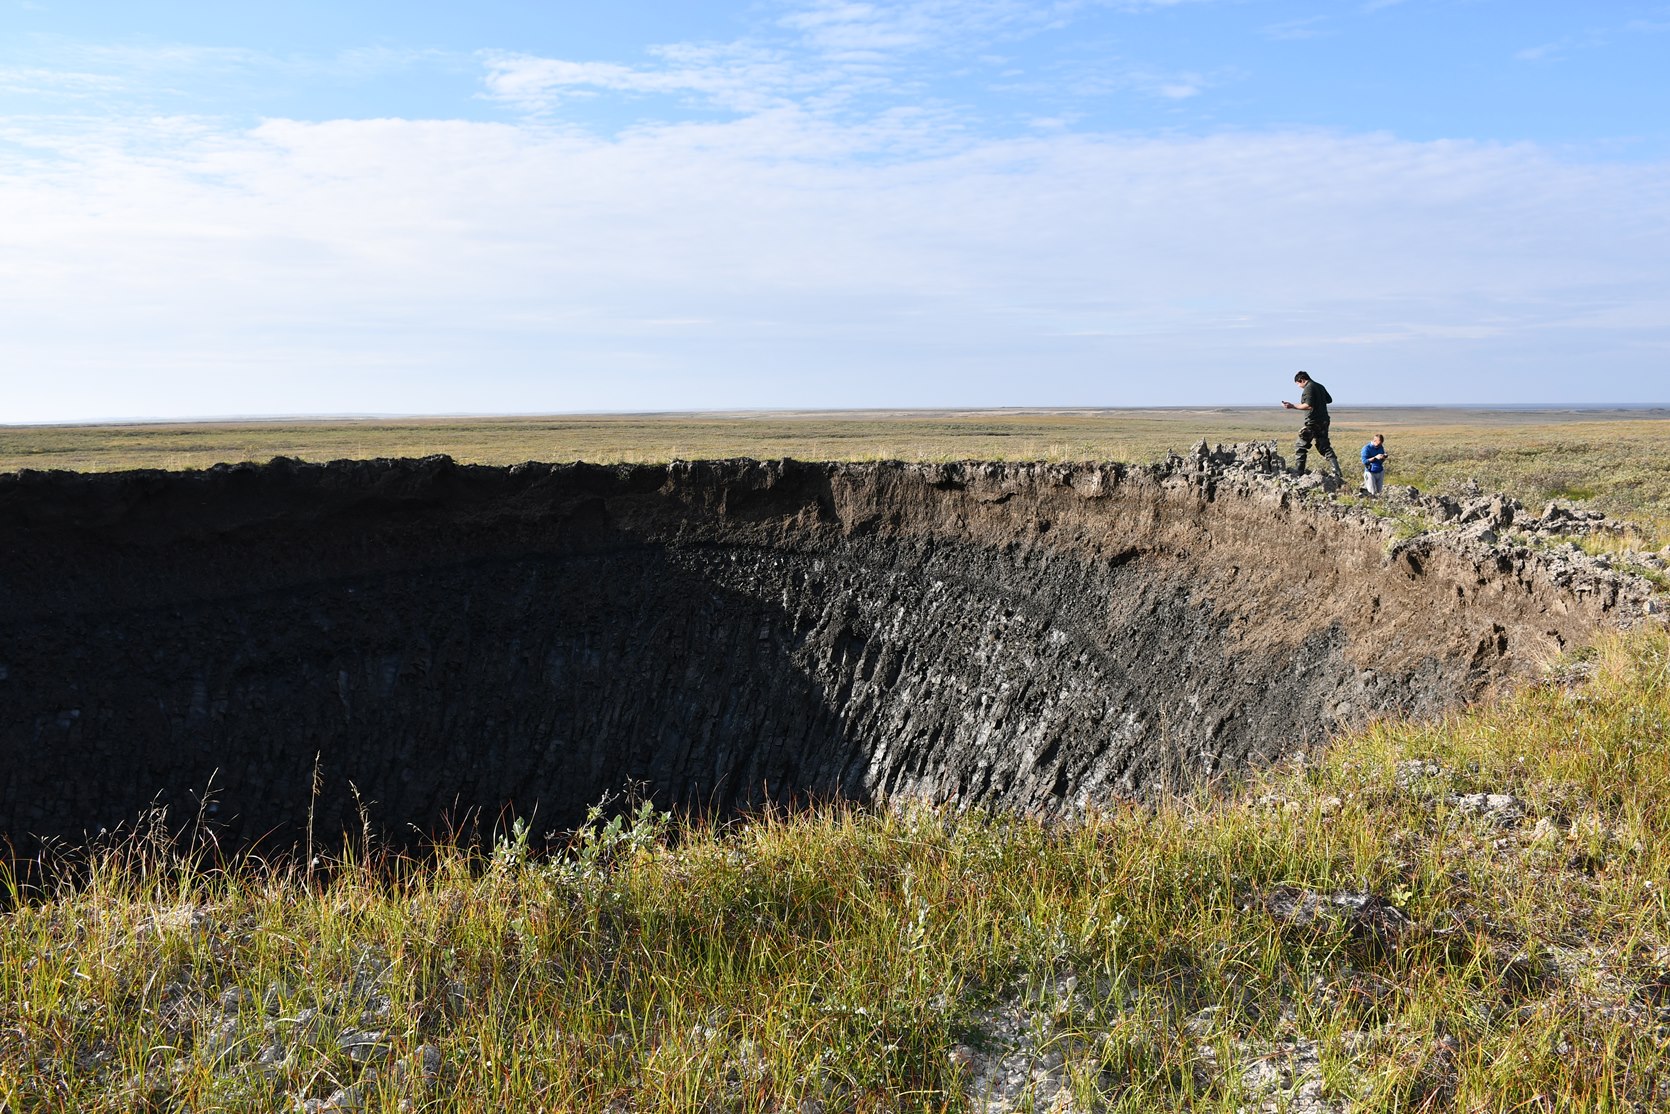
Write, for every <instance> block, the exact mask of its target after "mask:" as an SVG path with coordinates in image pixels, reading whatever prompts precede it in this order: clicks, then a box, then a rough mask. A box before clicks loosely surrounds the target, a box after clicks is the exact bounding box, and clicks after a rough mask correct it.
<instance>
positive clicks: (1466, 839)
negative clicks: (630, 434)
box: [0, 631, 1670, 1112]
mask: <svg viewBox="0 0 1670 1114" xmlns="http://www.w3.org/2000/svg"><path fill="white" fill-rule="evenodd" d="M1667 829H1670V639H1667V638H1666V636H1665V634H1664V633H1663V632H1662V631H1659V632H1646V633H1637V634H1634V635H1631V636H1628V637H1624V638H1620V639H1618V640H1616V641H1613V642H1610V643H1607V644H1605V645H1603V646H1602V647H1600V648H1599V649H1598V650H1595V651H1592V652H1591V653H1589V654H1588V655H1586V656H1585V658H1584V659H1583V660H1580V661H1578V662H1575V663H1573V664H1572V666H1571V667H1570V668H1569V669H1568V674H1567V676H1566V679H1565V680H1563V681H1558V682H1555V681H1550V682H1547V683H1544V684H1541V685H1537V686H1533V687H1527V688H1525V689H1523V690H1522V691H1519V692H1517V693H1514V694H1510V695H1508V696H1505V697H1503V698H1501V699H1500V700H1498V701H1496V702H1495V703H1492V704H1490V705H1487V706H1482V707H1478V708H1475V709H1472V710H1469V711H1466V712H1462V713H1458V714H1456V715H1454V716H1453V717H1451V718H1449V719H1448V720H1446V721H1445V722H1441V723H1433V724H1427V725H1412V724H1408V723H1397V722H1386V723H1382V724H1379V725H1378V726H1375V727H1373V728H1371V729H1369V730H1367V731H1366V732H1364V733H1361V734H1358V735H1354V736H1351V737H1347V738H1343V739H1340V740H1338V741H1337V742H1336V743H1334V744H1333V745H1332V746H1331V747H1330V748H1329V749H1328V750H1327V751H1326V753H1324V754H1321V755H1319V756H1315V757H1313V758H1312V759H1311V760H1310V762H1309V763H1302V762H1290V763H1284V764H1282V765H1281V766H1280V767H1278V768H1275V769H1272V770H1269V771H1266V772H1264V773H1263V774H1261V775H1258V776H1257V777H1256V778H1255V779H1254V780H1253V781H1251V782H1250V783H1248V784H1246V785H1244V786H1241V787H1238V788H1236V789H1234V790H1233V791H1231V792H1229V793H1228V794H1227V795H1226V794H1219V795H1216V796H1209V795H1206V794H1202V795H1200V796H1197V797H1193V798H1187V799H1182V800H1176V801H1172V802H1165V803H1161V804H1158V805H1155V806H1153V807H1134V806H1133V807H1130V808H1125V809H1115V810H1111V811H1107V812H1103V813H1100V814H1097V815H1094V816H1091V817H1089V818H1088V819H1086V820H1084V821H1083V822H1080V823H1073V824H1057V825H1046V824H1042V823H1038V822H1034V821H1031V820H1028V819H1026V818H1023V817H1013V816H1004V817H999V816H985V815H974V814H965V815H957V814H954V813H950V812H944V811H937V810H930V809H926V808H920V809H903V810H897V811H881V812H870V811H862V810H842V811H826V812H821V813H817V814H814V815H805V816H798V817H795V818H792V819H786V818H783V817H775V816H764V817H759V818H755V819H753V820H751V821H749V822H746V823H738V824H735V825H732V826H729V827H723V828H706V827H703V828H696V829H690V830H680V829H678V828H676V827H675V826H673V825H672V824H671V823H670V822H669V820H668V819H667V818H666V817H663V816H658V815H656V814H654V813H653V812H650V811H648V810H647V809H645V810H640V811H639V812H638V813H637V814H636V816H635V817H633V818H628V819H627V820H624V821H618V822H615V823H613V824H604V823H602V822H601V820H599V821H598V822H597V823H595V824H593V825H592V826H590V827H589V828H587V829H584V830H582V832H580V833H578V834H577V835H576V837H575V838H574V840H573V842H572V845H571V847H570V849H569V852H568V853H567V854H565V855H560V856H556V857H549V858H548V857H538V856H533V855H530V854H528V853H527V850H526V843H525V840H524V838H523V837H524V835H525V833H522V832H520V831H516V832H512V833H508V834H507V835H506V836H505V838H503V839H502V840H501V841H500V843H499V846H498V849H497V851H496V852H492V853H486V854H472V853H469V852H465V851H459V850H446V849H442V850H440V851H438V852H437V853H436V854H435V856H434V857H433V859H432V860H426V861H423V862H418V861H413V860H408V859H402V858H392V857H384V856H382V855H380V854H379V853H378V851H377V849H376V848H375V847H371V848H365V847H361V848H360V849H359V851H358V852H357V853H355V854H353V855H349V856H347V857H346V858H344V859H342V860H340V861H337V862H332V863H330V864H327V865H326V868H324V869H321V870H319V871H317V872H315V873H314V874H312V875H311V876H310V875H309V873H308V872H307V871H306V870H305V868H302V867H294V866H293V867H271V866H263V865H262V864H260V863H257V862H242V863H237V864H231V865H223V866H215V865H209V864H207V863H205V862H204V861H202V860H199V861H198V863H197V865H191V864H189V863H187V862H186V861H185V860H184V859H183V858H182V857H181V856H180V855H179V854H178V853H176V852H173V851H170V850H169V849H168V848H167V847H165V846H163V845H161V844H160V843H158V842H156V841H151V840H147V839H145V838H143V837H135V838H133V839H130V840H127V841H125V842H122V843H119V844H117V845H115V846H112V847H108V848H106V849H104V850H101V851H97V852H92V853H86V854H84V856H83V858H82V861H81V863H80V866H79V868H78V870H76V871H73V872H67V873H66V874H65V875H64V877H66V878H68V877H70V876H71V875H72V874H73V875H75V876H77V877H78V879H79V880H78V881H76V882H73V883H72V882H69V881H65V882H64V883H63V884H62V885H60V886H58V887H57V888H54V889H51V890H50V891H49V892H45V893H38V894H34V895H28V894H22V893H19V892H17V883H16V881H15V880H11V881H8V883H7V886H8V888H9V889H10V890H11V891H12V892H11V897H12V901H13V904H12V907H11V909H10V911H9V912H6V913H5V914H4V915H3V916H0V957H3V959H0V1106H3V1107H4V1108H5V1109H6V1110H8V1111H17V1112H21V1111H49V1110H50V1111H60V1110H62V1111H89V1112H90V1111H137V1110H159V1111H160V1110H171V1111H183V1110H191V1111H197V1112H201V1111H210V1110H278V1109H310V1110H320V1109H363V1110H368V1111H384V1110H386V1111H394V1110H411V1109H416V1110H448V1111H451V1110H552V1111H558V1110H597V1111H605V1110H607V1111H627V1110H644V1111H650V1110H654V1111H663V1110H665V1111H795V1112H810V1111H831V1112H833V1111H844V1110H851V1111H870V1110H876V1111H881V1110H889V1111H892V1110H898V1111H907V1110H924V1111H930V1110H931V1111H937V1110H957V1109H964V1108H966V1107H965V1103H973V1104H974V1105H975V1106H976V1108H978V1103H977V1101H976V1100H974V1099H965V1098H964V1097H962V1096H963V1095H964V1094H965V1093H967V1094H972V1095H975V1096H979V1095H981V1094H984V1095H986V1096H987V1097H989V1098H990V1099H992V1100H993V1102H994V1108H998V1109H1031V1108H1034V1106H1035V1108H1036V1109H1039V1110H1044V1109H1054V1110H1069V1109H1074V1110H1103V1109H1106V1110H1129V1111H1147V1110H1224V1111H1229V1110H1238V1109H1250V1110H1260V1109H1268V1110H1296V1111H1297V1110H1345V1109H1350V1110H1375V1111H1378V1110H1388V1111H1391V1110H1440V1109H1456V1110H1469V1111H1472V1110H1478V1111H1530V1110H1535V1111H1563V1110H1631V1109H1665V1108H1667V1107H1670V1058H1667V1057H1666V1055H1665V1047H1666V1042H1667V1041H1670V897H1667V895H1666V892H1665V890H1666V886H1667V884H1670V840H1667V836H1670V830H1667ZM310 1103H311V1104H310Z"/></svg>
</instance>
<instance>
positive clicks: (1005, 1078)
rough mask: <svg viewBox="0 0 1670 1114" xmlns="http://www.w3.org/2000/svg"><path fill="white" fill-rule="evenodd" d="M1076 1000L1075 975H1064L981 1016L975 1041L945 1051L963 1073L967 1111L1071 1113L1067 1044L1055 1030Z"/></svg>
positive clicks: (996, 1113) (1070, 1010)
mask: <svg viewBox="0 0 1670 1114" xmlns="http://www.w3.org/2000/svg"><path fill="white" fill-rule="evenodd" d="M1078 999H1079V991H1078V978H1077V977H1076V976H1068V977H1066V978H1062V979H1058V980H1056V981H1055V982H1054V983H1052V984H1051V985H1050V986H1049V987H1048V988H1047V989H1046V992H1045V993H1044V994H1043V995H1042V996H1041V998H1038V997H1031V998H1030V1000H1029V996H1024V995H1018V996H1017V997H1016V998H1014V999H1013V1000H1011V1001H1009V1002H1007V1003H1005V1004H1003V1005H1001V1006H998V1007H994V1008H992V1009H989V1010H986V1011H985V1012H984V1013H983V1014H982V1015H981V1016H980V1018H979V1029H980V1036H979V1040H978V1042H977V1043H976V1044H961V1045H958V1046H956V1047H955V1048H953V1049H952V1050H951V1052H950V1057H951V1060H952V1062H953V1063H955V1064H957V1065H958V1066H960V1067H961V1068H962V1069H963V1071H964V1074H963V1076H962V1080H963V1093H964V1094H965V1095H966V1096H967V1097H968V1099H969V1103H970V1108H971V1109H972V1110H975V1111H978V1112H980V1114H1013V1112H1017V1111H1037V1112H1040V1114H1042V1112H1045V1111H1049V1112H1051V1114H1076V1111H1077V1110H1078V1108H1077V1107H1076V1106H1075V1105H1074V1103H1073V1098H1072V1090H1071V1080H1070V1077H1069V1074H1068V1072H1069V1059H1068V1055H1067V1053H1068V1051H1069V1047H1068V1045H1067V1043H1066V1042H1064V1041H1062V1040H1061V1039H1059V1034H1058V1028H1059V1022H1060V1021H1061V1020H1062V1019H1064V1018H1066V1017H1067V1016H1068V1015H1070V1014H1071V1013H1072V1012H1073V1011H1074V1009H1075V1008H1076V1007H1077V1005H1078V1004H1079V1003H1078Z"/></svg>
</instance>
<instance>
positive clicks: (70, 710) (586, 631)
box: [0, 458, 1617, 847]
mask: <svg viewBox="0 0 1670 1114" xmlns="http://www.w3.org/2000/svg"><path fill="white" fill-rule="evenodd" d="M0 529H3V531H4V537H5V538H6V542H5V544H4V546H3V549H0V738H3V742H4V747H5V755H6V762H7V767H8V771H7V777H6V778H5V780H4V786H3V789H0V832H3V833H4V834H5V835H6V836H7V837H8V838H10V839H11V840H12V841H13V842H14V844H16V845H17V846H19V847H21V846H23V845H24V844H25V843H27V842H29V841H31V840H33V839H36V838H40V837H65V838H71V839H76V838H80V837H82V836H83V835H84V834H85V833H88V832H96V831H98V830H99V829H101V828H111V829H113V828H116V827H117V826H118V825H122V824H124V823H130V822H132V820H133V819H134V818H135V817H136V816H137V815H138V814H139V813H140V812H142V811H143V810H146V809H148V808H151V807H153V806H157V805H161V806H165V807H167V808H168V809H169V811H170V814H171V815H172V816H174V817H176V818H179V817H182V816H188V817H189V816H195V815H198V814H199V813H202V814H204V815H207V816H209V817H212V819H213V822H214V823H215V824H216V825H217V826H218V827H219V828H220V829H221V830H222V831H224V832H225V833H227V835H228V837H230V838H234V839H237V840H241V841H251V842H255V841H260V842H264V843H268V844H270V843H272V842H275V841H277V842H285V841H289V840H292V839H294V838H296V837H297V835H298V833H299V832H300V831H301V829H302V826H303V825H304V824H305V823H307V818H308V817H309V816H310V815H311V816H312V817H313V822H314V823H315V825H316V826H317V827H318V829H319V830H320V831H321V832H340V831H344V830H353V831H357V830H358V829H359V825H360V821H359V818H358V813H357V807H358V806H357V803H363V804H364V806H365V808H366V810H367V812H368V814H369V815H370V817H371V818H372V820H373V821H374V823H375V824H376V825H377V826H378V827H380V828H381V829H383V830H384V831H385V832H391V833H396V834H399V833H405V834H408V835H410V834H412V833H433V832H438V831H444V830H446V829H447V828H448V827H449V826H450V827H453V828H457V827H460V826H468V825H469V824H470V823H471V822H472V821H473V820H476V819H479V820H481V821H482V822H483V823H488V822H493V821H497V820H501V819H502V818H504V817H508V816H510V815H516V816H522V817H532V818H533V822H534V824H535V825H536V826H537V827H539V828H540V829H541V830H548V829H552V828H558V827H564V826H568V825H571V824H573V823H575V822H577V821H578V820H579V819H580V818H581V817H582V816H583V815H584V812H585V809H586V808H587V807H588V806H589V805H591V804H593V803H594V802H596V801H598V800H599V799H600V798H601V797H603V796H604V795H605V794H606V793H609V792H611V791H614V790H618V789H620V788H621V787H622V786H624V785H627V784H634V785H639V786H641V787H642V791H643V792H645V793H647V794H648V795H649V796H650V797H651V798H652V799H653V800H655V801H656V802H657V803H658V804H659V805H661V806H663V807H667V808H672V809H677V810H689V811H693V812H701V813H712V814H726V813H731V812H734V811H736V810H740V809H750V808H755V807H759V806H763V805H767V804H771V805H786V806H794V805H796V804H799V803H804V802H807V801H812V800H818V799H830V798H842V799H848V800H853V801H859V802H872V801H876V800H879V799H883V798H898V797H914V798H923V799H927V800H931V801H937V802H954V803H956V804H960V805H966V806H990V807H1000V808H1014V809H1023V810H1033V811H1037V812H1041V813H1046V814H1066V813H1071V812H1073V811H1075V810H1079V809H1083V808H1087V807H1094V806H1097V805H1103V804H1108V803H1111V802H1114V801H1117V800H1120V799H1124V798H1133V797H1143V796H1147V795H1151V794H1154V793H1159V792H1166V791H1170V790H1173V789H1176V788H1178V787H1180V786H1185V785H1189V784H1193V783H1195V782H1198V781H1200V780H1201V779H1212V778H1219V777H1224V776H1226V775H1233V774H1235V773H1236V772H1238V771H1241V770H1244V769H1245V768H1247V767H1248V765H1249V764H1255V763H1259V762H1267V761H1270V760H1272V759H1275V758H1278V757H1281V756H1284V755H1288V754H1291V753H1294V752H1296V751H1302V750H1304V749H1306V748H1310V747H1314V746H1316V745H1318V744H1320V743H1322V742H1324V741H1325V740H1326V739H1327V738H1328V737H1329V736H1330V735H1331V734H1332V733H1334V732H1336V731H1338V730H1339V729H1341V728H1342V727H1347V726H1350V725H1354V724H1358V723H1361V722H1364V721H1366V720H1368V719H1370V718H1372V717H1375V716H1380V715H1385V714H1388V713H1411V714H1415V715H1423V714H1431V713H1436V712H1439V711H1441V710H1443V709H1445V708H1448V707H1452V706H1454V705H1456V704H1458V703H1460V702H1462V701H1465V700H1468V699H1470V698H1472V697H1474V696H1476V695H1477V694H1478V693H1479V692H1481V691H1482V690H1483V689H1485V688H1486V687H1488V686H1489V685H1491V684H1493V683H1495V682H1496V681H1498V680H1500V679H1502V678H1505V677H1509V676H1512V675H1514V674H1516V673H1522V672H1525V671H1526V670H1529V669H1531V668H1533V667H1535V666H1536V665H1538V664H1540V663H1542V662H1544V661H1546V660H1547V659H1548V658H1549V657H1550V656H1551V655H1552V654H1553V653H1555V652H1557V651H1558V649H1559V648H1560V647H1561V646H1563V645H1565V644H1567V643H1569V642H1572V641H1573V640H1580V639H1583V638H1585V637H1587V636H1588V635H1589V633H1590V632H1592V631H1593V630H1594V628H1595V627H1596V626H1597V625H1599V624H1602V623H1604V622H1607V621H1609V620H1610V618H1611V617H1612V616H1613V615H1614V614H1615V612H1616V606H1617V599H1616V596H1615V594H1613V595H1608V593H1607V592H1605V591H1600V590H1575V589H1573V588H1572V587H1571V586H1570V585H1566V586H1560V585H1557V584H1556V583H1555V582H1554V581H1553V580H1551V579H1550V577H1549V576H1548V575H1547V573H1546V572H1545V570H1544V569H1543V568H1542V567H1541V566H1539V565H1538V563H1537V561H1536V560H1535V559H1533V557H1532V556H1530V555H1528V554H1526V553H1525V552H1524V551H1519V552H1518V553H1517V554H1516V553H1515V552H1513V551H1509V550H1506V549H1501V548H1498V549H1489V550H1471V551H1470V550H1466V549H1465V548H1461V549H1456V548H1447V547H1444V546H1424V547H1422V546H1414V547H1411V546H1399V545H1397V544H1395V543H1394V540H1393V538H1392V535H1391V534H1390V532H1389V530H1390V528H1389V527H1388V526H1387V525H1386V524H1384V523H1382V522H1381V521H1380V520H1378V519H1375V518H1374V517H1373V516H1370V515H1367V514H1355V513H1347V512H1344V511H1342V510H1341V509H1340V508H1339V507H1337V506H1336V505H1334V504H1331V503H1328V502H1326V501H1320V502H1307V501H1306V500H1305V499H1304V498H1302V497H1301V496H1300V494H1299V493H1297V492H1296V491H1295V490H1293V488H1292V487H1291V485H1288V484H1283V483H1279V482H1277V481H1274V480H1269V479H1266V478H1263V477H1259V476H1256V475H1253V474H1251V473H1244V472H1239V471H1236V470H1234V469H1230V470H1228V471H1225V470H1222V469H1216V470H1214V469H1210V468H1206V467H1204V466H1200V467H1194V466H1192V465H1188V464H1184V463H1183V462H1180V461H1176V460H1174V461H1173V463H1172V465H1170V466H1156V467H1130V466H1125V465H1118V464H1105V465H1089V464H1084V465H1043V464H990V463H960V464H945V465H926V464H902V463H870V464H829V463H803V462H795V461H789V460H784V461H779V462H758V461H751V460H730V461H708V462H693V463H692V462H677V463H674V464H671V465H655V466H650V465H643V466H629V465H621V466H598V465H588V464H563V465H548V464H524V465H517V466H515V467H511V468H494V467H476V466H461V465H457V464H454V463H453V462H452V461H450V460H447V459H446V458H426V459H423V460H380V461H339V462H334V463H330V464H304V463H301V462H298V461H289V460H277V461H274V462H273V463H271V464H268V465H259V466H258V465H237V466H218V467H216V468H214V469H210V470H208V471H205V472H196V473H164V472H128V473H115V474H107V475H80V474H72V473H40V472H24V473H19V474H16V475H11V476H4V477H0Z"/></svg>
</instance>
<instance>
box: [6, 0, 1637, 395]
mask: <svg viewBox="0 0 1670 1114" xmlns="http://www.w3.org/2000/svg"><path fill="white" fill-rule="evenodd" d="M1667 63H1670V0H1660V2H1641V3H1635V2H1627V0H1618V2H1606V0H1601V2H1596V3H1589V4H1582V5H1577V4H1571V3H1569V2H1559V3H1556V2H1552V0H1359V2H1354V3H1300V2H1292V0H1104V2H1098V0H1040V2H1027V0H957V2H952V0H897V2H891V3H883V2H869V3H860V2H848V0H754V2H746V3H717V2H716V3H682V4H674V3H660V2H632V0H624V2H617V3H614V4H610V5H601V4H596V3H586V4H579V3H565V2H549V3H542V4H532V3H529V4H517V3H508V2H503V0H477V2H474V3H470V4H462V3H423V2H418V0H408V2H406V3H401V4H375V3H360V4H354V3H344V2H338V3H315V2H311V0H304V2H292V3H288V4H285V5H274V6H256V5H227V4H224V3H216V4H208V3H158V2H146V0H127V2H124V3H102V2H99V3H94V2H82V3H75V2H64V3H59V2H54V0H0V369H3V375H4V380H5V388H6V389H5V391H4V394H3V396H0V399H3V401H0V422H5V421H68V420H88V419H96V418H107V417H183V416H207V415H233V414H240V415H256V414H331V413H510V412H524V413H526V412H557V411H575V410H658V409H686V408H713V409H730V408H774V407H894V406H929V407H939V406H1061V405H1077V406H1104V405H1105V406H1123V405H1189V404H1198V403H1212V404H1231V403H1274V402H1275V401H1276V400H1278V399H1279V398H1281V397H1282V395H1283V394H1290V393H1291V388H1290V383H1291V379H1292V374H1293V372H1294V371H1295V370H1297V369H1299V368H1304V369H1307V370H1309V371H1311V373H1312V374H1313V375H1315V376H1316V377H1317V378H1318V379H1321V380H1322V381H1324V382H1326V383H1328V384H1329V387H1330V390H1331V391H1332V392H1333V394H1334V395H1335V396H1336V398H1338V399H1339V400H1340V403H1341V404H1342V405H1346V404H1349V403H1352V402H1358V403H1362V404H1388V403H1433V404H1446V403H1493V402H1496V403H1539V402H1545V403H1582V402H1602V403H1610V402H1667V401H1670V389H1667V384H1670V266H1667V265H1666V261H1667V260H1670V123H1667V121H1670V78H1667V77H1666V76H1665V75H1666V74H1670V64H1667Z"/></svg>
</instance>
